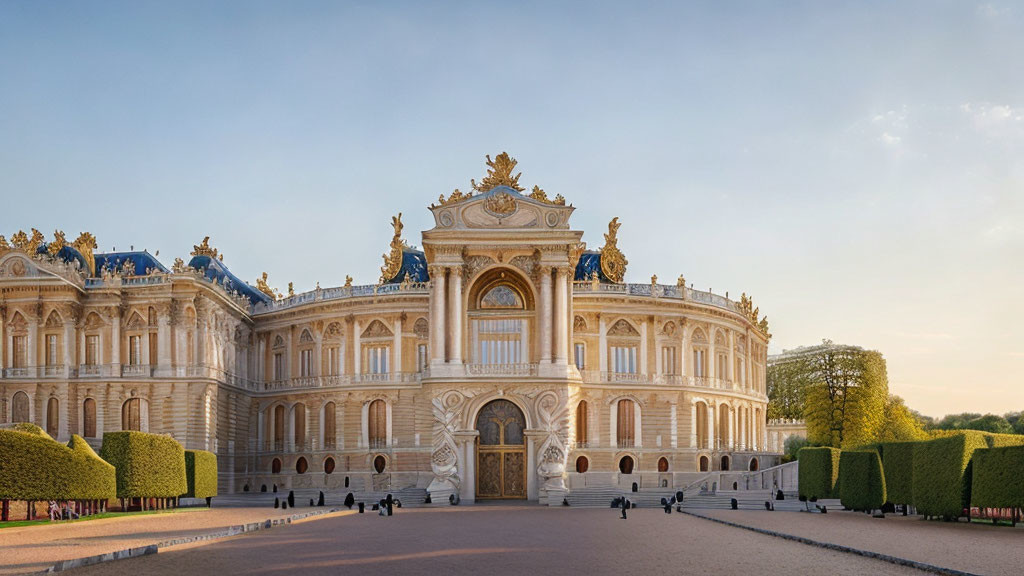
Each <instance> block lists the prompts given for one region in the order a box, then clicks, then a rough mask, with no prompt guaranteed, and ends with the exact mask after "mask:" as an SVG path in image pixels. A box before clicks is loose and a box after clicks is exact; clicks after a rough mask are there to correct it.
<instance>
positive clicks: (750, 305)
mask: <svg viewBox="0 0 1024 576" xmlns="http://www.w3.org/2000/svg"><path fill="white" fill-rule="evenodd" d="M736 306H737V308H739V311H740V313H741V314H743V315H744V316H745V317H746V318H747V320H749V321H750V323H751V324H753V325H754V326H756V327H757V329H758V330H760V331H761V332H762V333H763V334H764V335H765V336H767V337H769V338H771V337H772V335H771V333H770V332H768V316H764V317H763V318H761V319H760V320H758V319H757V317H758V316H760V313H761V309H760V308H757V307H755V306H754V298H753V297H751V296H747V293H746V292H744V293H743V294H740V301H739V303H738V304H737V305H736Z"/></svg>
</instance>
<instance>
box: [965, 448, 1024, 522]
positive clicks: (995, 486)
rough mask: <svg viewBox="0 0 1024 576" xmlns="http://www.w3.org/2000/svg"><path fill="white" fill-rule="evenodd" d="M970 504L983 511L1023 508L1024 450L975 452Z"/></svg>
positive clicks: (1006, 449) (1007, 449) (984, 450)
mask: <svg viewBox="0 0 1024 576" xmlns="http://www.w3.org/2000/svg"><path fill="white" fill-rule="evenodd" d="M971 466H972V474H973V479H972V482H971V504H972V505H973V506H978V507H981V508H1024V480H1022V479H1021V477H1022V476H1024V446H1006V447H1003V448H986V449H982V450H976V451H975V452H974V456H973V462H972V465H971Z"/></svg>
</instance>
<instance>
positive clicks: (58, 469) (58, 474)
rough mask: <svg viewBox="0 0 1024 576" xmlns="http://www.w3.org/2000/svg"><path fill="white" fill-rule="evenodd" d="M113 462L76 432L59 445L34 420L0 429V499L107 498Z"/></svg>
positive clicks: (111, 493)
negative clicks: (68, 441)
mask: <svg viewBox="0 0 1024 576" xmlns="http://www.w3.org/2000/svg"><path fill="white" fill-rule="evenodd" d="M115 491H116V489H115V482H114V467H113V466H111V465H110V464H107V463H106V462H104V461H103V460H101V459H100V458H99V456H97V455H96V453H95V452H94V451H93V450H92V448H90V447H89V445H88V444H87V443H86V442H85V440H83V439H82V438H81V437H79V436H77V435H75V436H72V437H71V442H70V443H69V444H68V445H67V446H65V445H63V444H61V443H60V442H57V441H55V440H54V439H53V438H50V436H49V435H48V434H47V433H46V432H44V431H43V430H42V429H41V428H39V427H38V426H36V425H34V424H18V425H17V426H15V427H13V428H12V429H5V430H0V499H2V500H28V501H38V500H107V499H110V498H113V497H114V495H115Z"/></svg>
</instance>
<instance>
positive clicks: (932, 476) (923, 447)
mask: <svg viewBox="0 0 1024 576" xmlns="http://www.w3.org/2000/svg"><path fill="white" fill-rule="evenodd" d="M986 436H991V435H990V434H985V433H983V432H974V431H970V430H962V431H959V433H958V434H954V435H950V436H946V437H944V438H936V439H934V440H929V441H926V442H918V443H915V444H914V448H913V450H914V455H913V461H914V464H913V480H912V491H913V497H914V506H916V507H917V511H918V512H919V513H920V514H924V515H925V516H941V517H942V518H945V519H955V518H958V517H960V516H961V515H962V514H963V510H964V508H966V507H967V505H968V504H969V502H970V494H971V469H970V463H971V456H973V455H974V451H975V450H978V449H980V448H987V447H988V440H987V438H986Z"/></svg>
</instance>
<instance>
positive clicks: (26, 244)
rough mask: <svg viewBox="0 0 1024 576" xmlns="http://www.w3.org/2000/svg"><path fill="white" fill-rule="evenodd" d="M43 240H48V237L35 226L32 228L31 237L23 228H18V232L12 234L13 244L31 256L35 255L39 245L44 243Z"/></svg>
mask: <svg viewBox="0 0 1024 576" xmlns="http://www.w3.org/2000/svg"><path fill="white" fill-rule="evenodd" d="M43 240H46V237H45V236H43V233H42V232H40V231H39V230H36V229H35V228H32V237H31V238H30V237H29V236H28V234H25V232H24V231H23V230H18V233H17V234H15V235H14V236H11V244H14V247H15V248H17V249H18V250H21V251H23V252H25V253H26V254H28V255H29V256H35V254H36V250H37V249H39V245H40V244H42V243H43Z"/></svg>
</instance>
